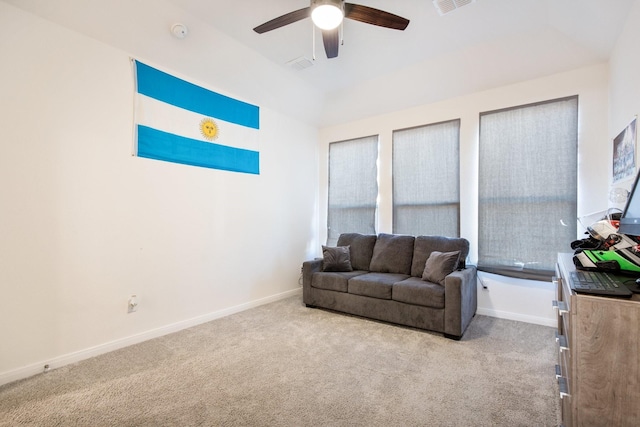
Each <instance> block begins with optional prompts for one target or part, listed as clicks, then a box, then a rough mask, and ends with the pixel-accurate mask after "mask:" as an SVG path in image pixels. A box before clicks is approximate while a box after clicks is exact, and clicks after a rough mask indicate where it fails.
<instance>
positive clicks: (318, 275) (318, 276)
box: [311, 271, 364, 292]
mask: <svg viewBox="0 0 640 427" xmlns="http://www.w3.org/2000/svg"><path fill="white" fill-rule="evenodd" d="M361 274H364V273H363V272H362V271H349V272H344V273H339V272H315V273H313V274H312V275H311V287H313V288H318V289H326V290H328V291H338V292H347V289H348V282H349V279H351V278H352V277H356V276H358V275H361Z"/></svg>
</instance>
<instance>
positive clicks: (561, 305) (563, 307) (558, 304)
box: [552, 300, 569, 314]
mask: <svg viewBox="0 0 640 427" xmlns="http://www.w3.org/2000/svg"><path fill="white" fill-rule="evenodd" d="M552 304H553V308H554V309H556V310H558V313H560V314H567V313H568V312H569V307H568V306H567V303H566V302H564V301H556V300H553V302H552Z"/></svg>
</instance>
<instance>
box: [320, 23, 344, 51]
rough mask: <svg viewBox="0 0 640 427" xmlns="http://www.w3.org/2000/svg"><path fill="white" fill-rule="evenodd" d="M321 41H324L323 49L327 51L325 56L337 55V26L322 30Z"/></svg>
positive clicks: (338, 40)
mask: <svg viewBox="0 0 640 427" xmlns="http://www.w3.org/2000/svg"><path fill="white" fill-rule="evenodd" d="M322 42H323V43H324V51H325V52H326V53H327V58H335V57H337V56H338V47H339V44H340V31H339V28H336V29H335V30H323V31H322Z"/></svg>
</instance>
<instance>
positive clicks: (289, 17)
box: [253, 7, 311, 34]
mask: <svg viewBox="0 0 640 427" xmlns="http://www.w3.org/2000/svg"><path fill="white" fill-rule="evenodd" d="M310 15H311V7H305V8H304V9H299V10H295V11H293V12H289V13H285V14H284V15H282V16H278V17H277V18H274V19H272V20H271V21H268V22H265V23H264V24H262V25H258V26H257V27H255V28H254V29H253V31H255V32H256V33H258V34H262V33H266V32H267V31H271V30H275V29H276V28H280V27H284V26H285V25H289V24H293V23H294V22H298V21H300V20H302V19H304V18H308V17H309V16H310Z"/></svg>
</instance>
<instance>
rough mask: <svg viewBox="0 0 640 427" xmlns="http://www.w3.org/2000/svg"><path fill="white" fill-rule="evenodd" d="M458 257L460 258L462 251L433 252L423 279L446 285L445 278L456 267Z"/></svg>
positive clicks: (425, 268) (426, 265)
mask: <svg viewBox="0 0 640 427" xmlns="http://www.w3.org/2000/svg"><path fill="white" fill-rule="evenodd" d="M458 258H460V251H453V252H438V251H433V252H431V255H429V258H427V262H426V264H425V266H424V272H423V273H422V280H426V281H428V282H432V283H437V284H439V285H442V286H444V278H445V277H447V276H448V275H449V274H451V273H453V271H454V270H455V269H456V267H457V266H458Z"/></svg>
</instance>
